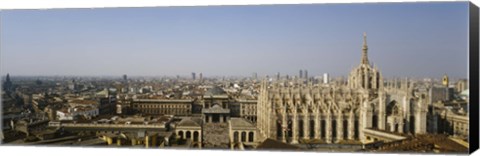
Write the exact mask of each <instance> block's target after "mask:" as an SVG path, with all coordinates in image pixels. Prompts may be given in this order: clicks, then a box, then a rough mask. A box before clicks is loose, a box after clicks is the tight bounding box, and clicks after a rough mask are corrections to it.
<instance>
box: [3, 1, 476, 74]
mask: <svg viewBox="0 0 480 156" xmlns="http://www.w3.org/2000/svg"><path fill="white" fill-rule="evenodd" d="M0 22H1V23H0V26H1V27H0V32H1V33H0V45H1V46H0V50H1V51H0V56H1V64H0V65H1V68H0V69H1V74H2V75H4V74H6V73H7V72H8V73H10V74H11V75H122V74H128V75H149V76H151V75H189V74H190V73H191V72H197V73H200V72H202V73H203V75H204V76H212V75H243V76H250V75H251V73H253V72H257V73H258V74H259V75H266V74H268V75H274V74H275V73H276V72H280V73H281V74H282V75H284V74H290V75H297V74H298V70H299V69H307V70H308V71H309V75H311V76H314V75H321V74H322V73H324V72H328V73H330V74H331V75H334V76H339V75H345V76H346V75H348V74H349V73H350V71H351V69H352V67H354V66H357V65H358V64H359V63H360V55H361V46H362V34H363V32H367V34H368V44H369V57H370V61H371V62H373V63H375V64H376V65H378V67H379V68H380V69H381V70H382V72H383V74H384V76H386V77H392V76H409V77H436V78H438V77H441V76H442V75H443V74H444V73H447V74H449V75H451V76H452V77H467V76H466V74H467V66H468V64H467V57H468V51H467V50H468V48H467V43H468V3H467V2H450V3H390V4H388V3H383V4H316V5H265V6H210V7H156V8H108V9H101V8H95V9H54V10H9V11H0Z"/></svg>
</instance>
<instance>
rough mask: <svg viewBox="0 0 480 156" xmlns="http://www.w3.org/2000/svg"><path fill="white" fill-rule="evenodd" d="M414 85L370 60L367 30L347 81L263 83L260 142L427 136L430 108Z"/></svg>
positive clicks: (362, 140) (340, 141)
mask: <svg viewBox="0 0 480 156" xmlns="http://www.w3.org/2000/svg"><path fill="white" fill-rule="evenodd" d="M414 86H415V84H414V83H413V82H410V81H408V80H403V81H397V80H395V81H393V82H392V81H384V79H383V77H382V74H381V72H380V70H379V69H378V68H377V67H376V66H373V65H371V64H370V62H369V59H368V46H367V37H366V34H364V35H363V46H362V57H361V61H360V64H359V65H358V66H357V67H355V68H354V69H353V70H352V71H351V72H350V75H349V77H348V80H347V82H343V83H329V84H326V85H312V84H311V83H309V84H302V85H289V86H288V85H278V83H274V82H267V81H263V82H262V85H261V89H260V95H259V98H258V105H257V116H258V117H257V129H258V134H259V135H258V136H257V137H258V140H264V139H267V138H270V139H276V140H279V141H282V142H285V143H291V144H297V143H300V141H301V140H318V141H321V142H325V143H342V142H352V141H353V142H361V143H365V142H366V137H365V130H367V129H368V130H373V131H375V132H387V133H392V134H399V135H415V134H424V133H426V129H427V128H426V126H427V123H426V116H427V111H428V106H427V104H426V102H425V101H426V100H425V95H424V94H418V93H416V92H415V91H414Z"/></svg>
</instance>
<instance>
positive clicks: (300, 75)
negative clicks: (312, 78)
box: [298, 70, 303, 78]
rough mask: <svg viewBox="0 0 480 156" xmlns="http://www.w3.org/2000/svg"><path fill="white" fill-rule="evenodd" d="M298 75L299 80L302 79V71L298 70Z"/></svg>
mask: <svg viewBox="0 0 480 156" xmlns="http://www.w3.org/2000/svg"><path fill="white" fill-rule="evenodd" d="M298 75H299V78H302V76H303V71H302V70H300V71H299V74H298Z"/></svg>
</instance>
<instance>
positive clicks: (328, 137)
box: [325, 112, 332, 143]
mask: <svg viewBox="0 0 480 156" xmlns="http://www.w3.org/2000/svg"><path fill="white" fill-rule="evenodd" d="M325 125H326V128H325V141H326V142H327V143H332V117H331V114H330V112H328V113H327V117H326V118H325Z"/></svg>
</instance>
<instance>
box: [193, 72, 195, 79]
mask: <svg viewBox="0 0 480 156" xmlns="http://www.w3.org/2000/svg"><path fill="white" fill-rule="evenodd" d="M192 79H193V80H195V72H192Z"/></svg>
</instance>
